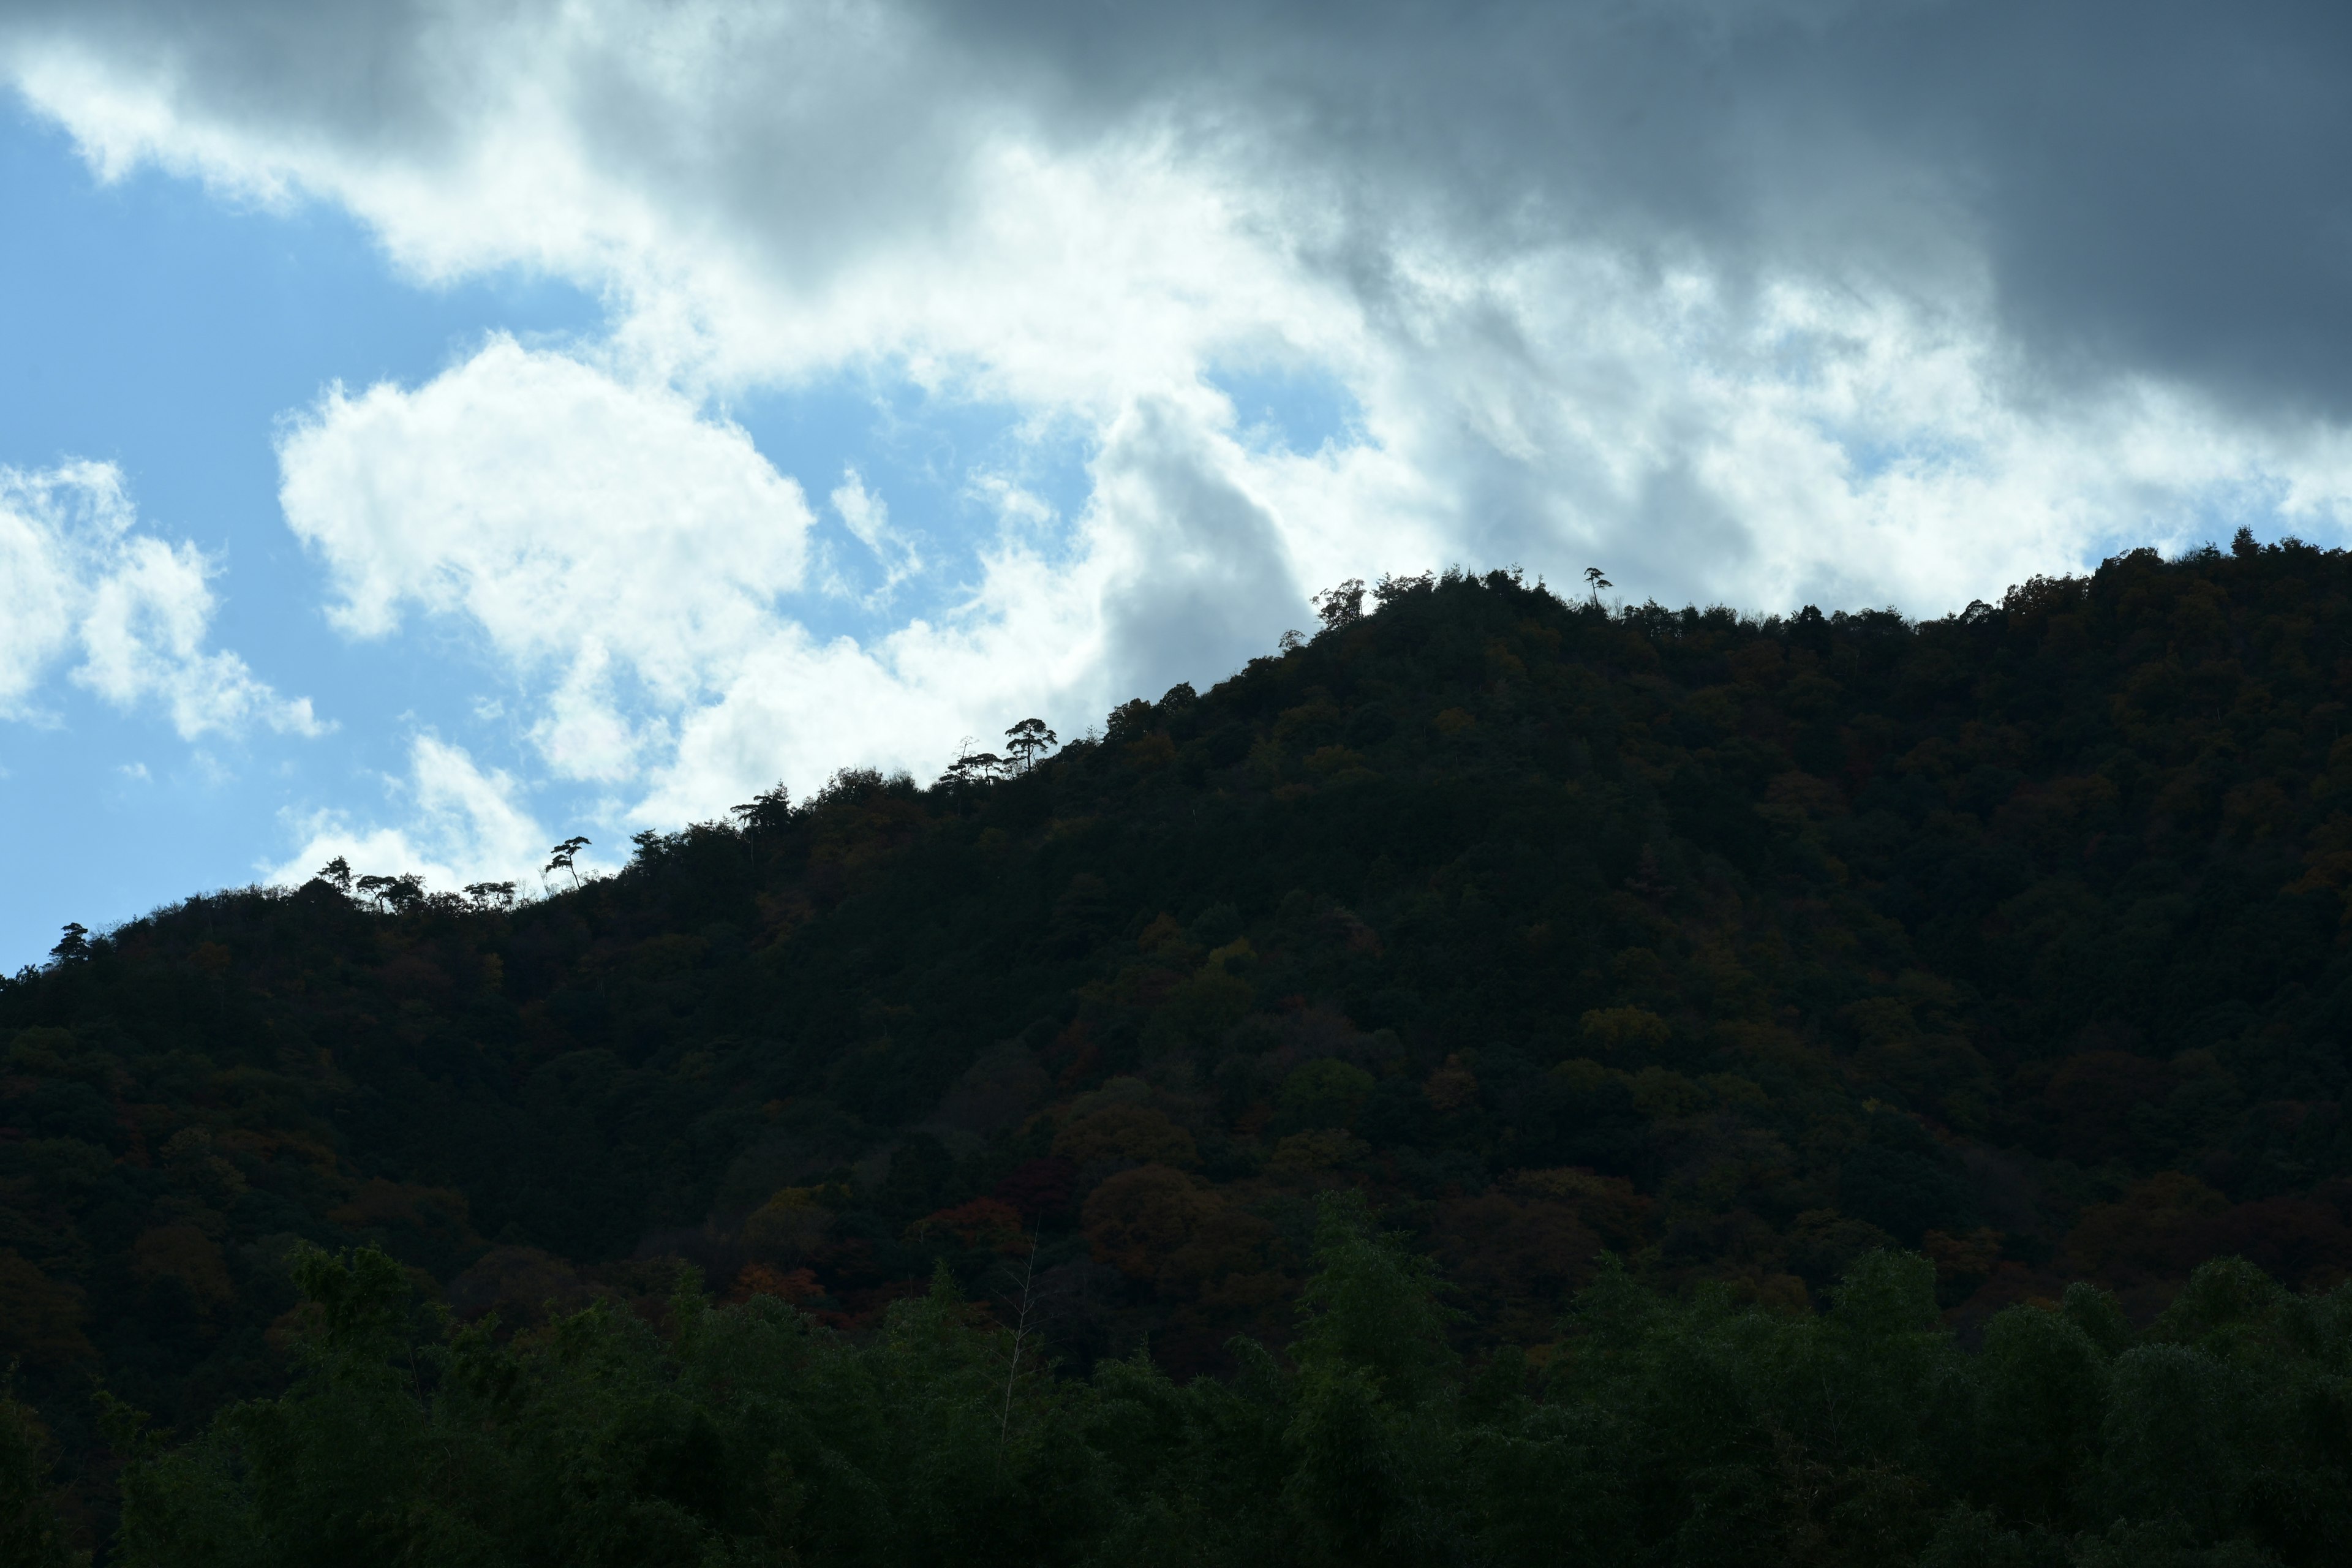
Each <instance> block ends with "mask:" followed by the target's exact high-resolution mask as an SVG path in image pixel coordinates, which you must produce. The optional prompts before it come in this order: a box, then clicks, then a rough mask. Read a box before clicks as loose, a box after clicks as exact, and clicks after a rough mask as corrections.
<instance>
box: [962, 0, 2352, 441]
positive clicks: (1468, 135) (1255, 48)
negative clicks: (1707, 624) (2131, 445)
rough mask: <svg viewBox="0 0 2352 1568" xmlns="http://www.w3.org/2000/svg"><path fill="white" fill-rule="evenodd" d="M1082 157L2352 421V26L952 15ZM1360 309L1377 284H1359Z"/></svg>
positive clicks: (1867, 10) (2057, 7)
mask: <svg viewBox="0 0 2352 1568" xmlns="http://www.w3.org/2000/svg"><path fill="white" fill-rule="evenodd" d="M935 15H936V16H937V17H938V18H939V24H940V26H942V27H946V28H951V29H955V30H956V31H957V33H958V36H960V37H961V38H962V40H963V41H964V42H965V44H966V45H967V46H968V47H971V49H972V50H974V51H976V52H981V53H984V54H987V55H990V56H992V57H993V58H997V59H999V60H1000V61H1002V62H1003V68H1004V69H1005V70H1006V71H1007V72H1008V73H1009V74H1013V75H1015V76H1020V77H1023V78H1025V79H1029V80H1031V81H1032V82H1033V83H1038V84H1046V83H1049V84H1050V91H1047V90H1045V89H1044V88H1043V87H1042V86H1040V87H1033V89H1032V90H1033V92H1034V94H1035V96H1036V98H1037V100H1038V101H1051V102H1053V103H1055V104H1056V105H1057V106H1059V107H1060V109H1061V110H1062V112H1063V113H1065V114H1066V115H1067V116H1069V117H1070V120H1071V121H1072V122H1073V123H1074V124H1078V125H1085V126H1091V125H1093V124H1095V123H1098V122H1100V121H1107V120H1109V119H1111V118H1113V117H1116V116H1118V115H1120V114H1125V113H1130V112H1133V111H1134V110H1135V108H1136V106H1138V105H1143V104H1157V105H1160V106H1161V107H1163V108H1164V109H1165V110H1166V111H1167V112H1169V113H1171V115H1174V116H1176V117H1177V118H1178V119H1179V120H1180V121H1182V122H1183V123H1185V124H1186V125H1187V126H1188V127H1190V129H1191V132H1192V134H1193V135H1195V136H1197V137H1199V138H1201V139H1202V141H1203V142H1216V141H1220V140H1222V141H1223V142H1227V143H1230V144H1235V145H1237V146H1239V147H1241V148H1242V149H1244V152H1243V153H1240V154H1238V155H1245V156H1252V157H1256V158H1260V159H1266V160H1269V161H1271V162H1275V163H1285V162H1286V163H1290V164H1292V165H1293V166H1295V167H1299V168H1313V169H1318V170H1320V171H1322V172H1323V173H1325V174H1327V175H1328V177H1331V178H1333V179H1335V180H1337V181H1339V182H1340V183H1341V184H1343V186H1344V187H1347V188H1352V189H1353V190H1355V191H1357V192H1359V193H1360V195H1361V199H1360V201H1359V202H1358V203H1357V205H1356V207H1355V211H1356V214H1357V216H1358V219H1359V222H1360V225H1361V228H1360V231H1359V233H1358V234H1357V236H1356V239H1357V242H1358V243H1361V244H1372V245H1377V244H1378V243H1379V240H1380V237H1381V235H1380V230H1381V227H1382V226H1386V225H1393V224H1396V223H1399V222H1412V223H1418V222H1425V221H1432V220H1435V221H1442V222H1444V223H1445V224H1447V225H1449V226H1454V227H1455V228H1456V229H1457V230H1458V231H1460V232H1463V233H1466V234H1479V235H1483V236H1485V237H1486V238H1487V240H1488V242H1489V243H1492V244H1494V245H1496V246H1517V245H1523V244H1526V243H1528V242H1529V241H1531V240H1539V239H1541V238H1543V237H1548V236H1549V235H1553V234H1573V235H1577V236H1580V237H1591V236H1593V235H1596V234H1598V235H1600V236H1602V237H1606V238H1609V239H1611V240H1613V241H1616V242H1619V243H1622V244H1626V245H1629V246H1632V247H1636V248H1637V249H1644V250H1648V251H1651V252H1653V253H1656V254H1662V255H1671V254H1673V253H1674V252H1675V251H1676V249H1677V248H1678V247H1692V248H1694V249H1696V250H1697V251H1698V252H1700V253H1702V254H1704V255H1705V256H1706V257H1707V258H1709V259H1710V260H1711V261H1712V262H1713V263H1715V264H1716V265H1717V266H1719V267H1722V268H1725V269H1726V270H1727V272H1728V273H1730V274H1731V275H1733V276H1738V275H1740V274H1743V273H1747V274H1752V273H1753V272H1754V271H1756V270H1757V269H1758V268H1761V267H1764V266H1768V265H1772V264H1782V265H1796V266H1799V267H1802V268H1807V269H1809V270H1812V269H1819V270H1825V271H1830V272H1836V271H1841V270H1843V271H1849V272H1864V273H1869V274H1874V275H1878V276H1883V277H1888V278H1892V279H1895V280H1897V281H1899V282H1901V283H1904V284H1906V285H1908V286H1912V287H1916V288H1920V289H1927V290H1930V291H1933V290H1935V289H1939V288H1944V287H1951V286H1956V285H1958V284H1960V283H1962V282H1964V281H1965V280H1966V277H1967V274H1968V273H1969V269H1970V268H1972V267H1973V266H1975V265H1977V264H1979V263H1981V264H1982V265H1983V266H1985V267H1986V268H1988V269H1989V272H1990V283H1991V286H1992V288H1993V290H1994V299H1995V304H1996V307H1997V309H1998V310H1999V311H2000V318H2001V319H2002V320H2003V321H2005V322H2006V323H2007V324H2008V325H2009V326H2010V328H2011V330H2012V331H2014V332H2015V333H2016V335H2017V337H2018V338H2019V339H2020V341H2021V342H2022V343H2024V344H2026V345H2027V346H2029V347H2030V349H2031V350H2032V353H2033V354H2034V356H2035V357H2036V359H2037V361H2038V363H2039V364H2040V366H2041V367H2042V369H2043V370H2044V371H2045V372H2049V373H2054V374H2061V375H2063V376H2067V377H2073V376H2078V375H2081V374H2106V373H2110V372H2114V371H2117V370H2121V371H2126V372H2128V371H2137V370H2146V371H2150V372H2154V373H2157V374H2165V375H2171V376H2179V377H2184V378H2188V379H2190V380H2194V381H2197V382H2200V383H2203V384H2207V385H2209V386H2211V387H2213V388H2214V389H2216V390H2218V391H2221V392H2223V393H2226V394H2227V395H2231V396H2232V397H2234V398H2237V399H2241V400H2243V401H2245V402H2247V403H2249V404H2252V405H2257V406H2261V405H2270V406H2278V405H2312V406H2314V407H2315V408H2317V409H2319V410H2322V411H2325V412H2326V413H2327V414H2329V415H2340V414H2342V413H2343V412H2345V411H2346V409H2347V407H2352V353H2347V350H2352V289H2347V287H2346V285H2347V282H2352V189H2347V184H2346V182H2345V179H2344V176H2343V174H2342V171H2343V170H2344V169H2345V168H2346V167H2347V166H2352V12H2347V11H2345V10H2344V9H2343V8H2341V7H2337V6H2330V5H2311V4H2303V5H2296V4H2260V3H2256V4H2246V5H2229V6H2215V5H2199V4H2193V3H2190V0H2154V3H2144V0H2129V3H2105V0H2096V3H2074V4H2064V3H2057V4H2053V3H2051V0H1984V3H1974V4H1960V3H1955V4H1928V3H1913V4H1892V5H1859V4H1856V5H1841V4H1813V5H1804V4H1788V5H1771V4H1758V5H1698V4H1683V5H1672V4H1668V5H1634V4H1615V5H1518V4H1488V5H1448V6H1443V7H1440V6H1428V5H1346V6H1331V5H1312V4H1294V5H1259V4H1243V3H1239V0H1234V3H1229V4H1214V3H1212V4H1204V5H1188V6H1182V7H1167V6H1135V7H1127V8H1116V9H1115V8H1111V7H1106V6H1102V5H1096V4H1091V3H1088V0H1026V3H1020V0H1016V3H1013V4H1009V5H991V6H987V7H980V8H975V7H967V6H954V5H940V6H938V7H937V9H936V11H935ZM1350 265H1352V266H1353V267H1354V268H1356V270H1357V272H1358V273H1359V274H1360V276H1363V277H1369V278H1377V277H1378V276H1379V275H1380V273H1379V268H1377V266H1366V265H1365V263H1364V262H1363V261H1362V260H1361V258H1354V259H1352V260H1351V262H1350Z"/></svg>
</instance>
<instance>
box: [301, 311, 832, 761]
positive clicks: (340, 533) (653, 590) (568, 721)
mask: <svg viewBox="0 0 2352 1568" xmlns="http://www.w3.org/2000/svg"><path fill="white" fill-rule="evenodd" d="M278 458H279V464H280V467H281V469H282V472H283V475H284V480H283V485H282V488H281V492H280V495H281V500H282V501H283V504H284V506H285V509H286V519H287V521H288V523H289V525H290V526H291V527H292V528H293V530H294V531H295V533H296V534H297V535H299V537H300V538H301V539H302V540H303V542H305V543H306V544H308V545H309V546H310V548H311V549H312V550H314V551H315V552H317V553H318V554H319V556H320V559H321V560H322V561H323V562H324V563H326V566H327V569H328V575H329V579H330V581H331V584H332V585H333V591H334V593H335V595H336V602H335V603H334V604H333V605H331V608H330V611H329V614H330V616H331V618H332V619H333V620H334V621H335V623H336V624H337V625H338V626H341V627H343V628H344V629H345V630H346V631H348V632H350V633H352V635H354V636H358V637H384V636H387V635H389V634H390V633H391V632H393V631H394V629H395V628H396V627H397V626H400V625H401V623H402V620H403V617H404V614H405V613H406V612H407V611H408V610H409V609H410V608H411V607H414V608H416V609H421V610H423V611H425V612H426V613H428V614H433V615H438V616H456V617H461V618H462V619H463V620H464V621H466V622H467V623H469V624H470V625H472V626H474V627H476V628H478V631H479V633H480V634H481V635H482V636H483V637H485V638H486V639H487V641H488V644H489V646H490V647H491V649H492V650H493V651H494V652H495V653H496V654H497V655H498V656H499V658H500V660H501V661H502V662H504V663H506V664H508V665H509V666H511V667H512V668H515V669H516V670H518V671H520V673H522V674H525V675H533V676H536V675H543V674H546V673H549V672H552V673H553V675H554V677H555V679H556V681H557V684H556V686H555V688H554V696H553V698H552V700H551V705H550V707H549V709H548V710H547V712H546V714H545V715H544V717H543V719H542V721H541V723H540V725H539V726H538V728H537V729H536V730H535V731H534V735H535V738H536V739H537V740H538V742H539V743H540V746H541V750H542V752H544V754H545V755H546V757H547V759H548V761H549V763H551V765H552V766H553V767H554V768H555V769H556V770H557V771H558V772H559V773H562V774H564V775H566V776H569V777H574V778H584V779H612V778H619V777H625V776H627V775H628V774H629V773H631V772H632V770H633V769H634V768H635V765H636V761H637V757H638V754H639V752H640V751H641V749H642V748H643V747H644V746H645V745H646V744H647V743H649V742H657V741H658V739H659V721H658V718H656V720H655V721H653V723H654V727H653V729H651V730H648V729H646V727H645V724H644V723H642V722H633V721H632V720H631V718H630V716H629V710H630V709H631V708H632V707H633V706H637V705H638V704H637V703H636V702H635V700H634V695H633V694H636V693H641V694H642V696H643V698H644V700H645V701H646V703H649V704H650V705H651V707H652V709H653V710H655V712H656V714H658V713H659V712H661V711H666V710H676V709H677V708H678V707H681V706H685V705H688V704H690V703H691V702H693V701H694V700H696V699H697V698H698V696H699V695H700V694H702V693H703V692H705V691H707V690H708V689H710V688H711V687H713V686H714V685H717V684H719V683H723V682H724V681H725V680H726V679H728V676H729V674H730V671H731V669H732V668H733V667H734V666H735V664H736V663H737V662H738V661H739V660H740V658H741V656H742V651H743V650H744V649H746V648H748V647H751V646H753V645H755V644H756V643H757V642H759V641H760V640H761V637H763V636H764V635H765V634H766V633H767V632H768V631H769V629H770V628H771V627H772V625H773V623H774V619H775V601H776V599H777V596H778V595H782V594H784V593H786V592H788V591H790V590H792V589H793V588H796V587H797V586H799V584H800V582H801V577H802V570H803V559H804V555H805V551H806V534H807V531H808V528H809V525H810V521H811V518H810V514H809V510H808V506H807V503H806V501H805V500H803V497H802V494H801V490H800V487H799V486H798V485H796V484H794V483H793V481H792V480H790V479H784V478H782V476H780V475H778V474H777V473H776V471H775V469H774V468H772V467H771V466H770V465H769V463H768V461H767V459H766V458H762V457H761V455H760V454H759V453H758V451H756V450H755V449H754V448H753V447H752V445H751V438H750V437H747V436H746V435H744V433H743V432H742V431H741V430H740V429H738V428H736V427H735V426H730V425H727V424H724V423H721V422H719V421H716V420H714V419H712V418H710V417H709V416H704V415H702V414H700V413H698V411H697V409H696V407H695V406H694V405H693V404H691V403H690V402H688V400H687V399H686V398H684V397H683V396H681V395H679V394H677V392H675V391H672V390H670V389H669V388H667V387H665V386H661V385H645V384H632V383H629V382H625V381H623V380H620V379H618V378H616V377H614V376H613V375H611V374H607V373H605V372H604V371H602V370H599V369H597V368H595V367H593V366H592V365H589V364H586V363H582V362H581V361H579V360H576V359H572V358H570V357H568V356H565V355H563V354H560V353H545V352H534V351H531V350H528V349H525V348H522V347H521V346H520V345H518V344H517V343H515V342H513V341H511V340H509V339H505V338H500V339H496V340H494V341H492V342H490V343H489V344H488V345H487V346H486V347H484V348H483V349H482V350H481V352H480V353H477V354H476V355H475V356H474V357H473V358H471V359H469V360H467V362H465V363H463V364H460V365H458V366H457V367H456V368H455V369H452V370H450V371H448V372H446V374H443V375H441V376H439V377H438V378H436V379H435V380H434V381H431V382H429V383H427V384H425V385H424V386H422V387H418V388H415V389H414V390H408V389H404V388H402V387H398V386H395V385H393V384H381V385H377V386H373V387H371V388H369V389H368V390H367V391H365V392H363V393H362V394H360V395H356V396H353V395H350V394H348V393H346V392H345V391H344V390H343V389H341V387H337V388H334V389H333V390H331V391H330V392H329V393H328V395H326V396H325V397H324V398H323V399H322V400H321V401H320V404H319V405H318V406H317V407H316V408H315V409H313V410H312V411H311V412H310V415H309V416H307V417H305V418H303V419H301V420H299V421H298V422H296V423H295V424H294V425H292V426H289V428H288V430H287V431H286V432H285V433H284V435H283V436H282V437H281V439H280V441H279V443H278Z"/></svg>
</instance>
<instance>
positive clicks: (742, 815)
mask: <svg viewBox="0 0 2352 1568" xmlns="http://www.w3.org/2000/svg"><path fill="white" fill-rule="evenodd" d="M727 815H728V816H731V817H733V818H734V819H735V820H736V821H737V822H740V823H741V824H742V825H743V831H744V832H746V833H748V834H751V835H754V836H757V835H759V834H761V833H773V832H775V831H777V830H778V829H780V828H782V827H783V826H785V825H787V824H788V823H790V822H791V821H792V819H793V797H792V794H791V792H790V791H788V790H786V789H785V788H784V786H783V785H782V784H777V785H775V786H774V787H773V788H771V789H764V790H761V792H760V793H759V794H758V795H753V796H752V797H751V799H749V800H747V801H745V802H744V803H743V804H742V805H737V806H730V807H729V808H728V812H727ZM581 842H582V843H583V844H584V843H586V842H587V840H585V839H583V840H581Z"/></svg>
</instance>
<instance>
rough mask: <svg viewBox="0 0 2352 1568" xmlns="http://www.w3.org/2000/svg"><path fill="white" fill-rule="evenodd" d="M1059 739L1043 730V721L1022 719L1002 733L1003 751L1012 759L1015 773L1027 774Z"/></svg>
mask: <svg viewBox="0 0 2352 1568" xmlns="http://www.w3.org/2000/svg"><path fill="white" fill-rule="evenodd" d="M1060 740H1061V737H1060V736H1058V735H1056V734H1055V733H1054V731H1051V730H1048V729H1047V728H1045V721H1044V720H1043V719H1024V720H1022V721H1021V722H1019V723H1018V724H1015V725H1013V728H1011V729H1010V730H1007V731H1004V750H1005V752H1006V754H1007V755H1009V756H1010V757H1011V758H1012V759H1013V771H1014V772H1016V773H1027V772H1028V771H1029V770H1030V769H1031V768H1033V767H1034V766H1036V765H1037V761H1038V759H1039V758H1040V757H1043V756H1044V755H1045V753H1046V752H1049V751H1051V750H1053V749H1054V747H1055V745H1056V744H1058V743H1059V742H1060Z"/></svg>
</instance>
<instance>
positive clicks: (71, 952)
mask: <svg viewBox="0 0 2352 1568" xmlns="http://www.w3.org/2000/svg"><path fill="white" fill-rule="evenodd" d="M49 956H50V957H51V958H54V959H56V960H57V961H58V963H81V962H83V961H84V960H86V959H87V958H89V927H88V926H86V925H84V924H82V923H81V922H80V921H68V922H67V924H66V934H65V935H64V936H63V937H60V938H59V939H58V945H57V946H55V947H53V948H51V949H49Z"/></svg>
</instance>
